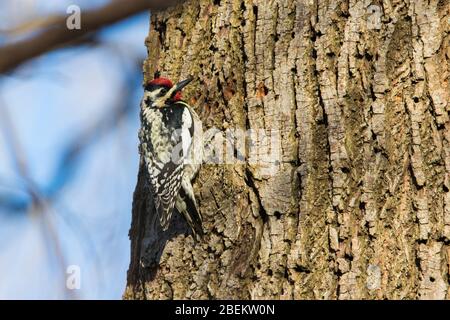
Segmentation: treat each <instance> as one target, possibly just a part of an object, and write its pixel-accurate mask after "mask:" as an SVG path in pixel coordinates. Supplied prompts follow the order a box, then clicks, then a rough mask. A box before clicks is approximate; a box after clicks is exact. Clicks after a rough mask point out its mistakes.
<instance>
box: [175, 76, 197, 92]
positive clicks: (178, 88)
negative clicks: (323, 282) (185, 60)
mask: <svg viewBox="0 0 450 320" xmlns="http://www.w3.org/2000/svg"><path fill="white" fill-rule="evenodd" d="M193 79H194V78H193V77H192V76H189V77H188V78H187V79H185V80H183V81H180V82H178V83H177V84H176V85H175V90H174V92H180V91H181V90H183V88H184V87H186V86H187V85H188V84H189V82H191V81H192V80H193Z"/></svg>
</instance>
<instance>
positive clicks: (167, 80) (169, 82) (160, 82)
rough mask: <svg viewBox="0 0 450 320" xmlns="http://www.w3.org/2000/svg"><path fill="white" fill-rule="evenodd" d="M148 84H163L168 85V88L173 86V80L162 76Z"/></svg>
mask: <svg viewBox="0 0 450 320" xmlns="http://www.w3.org/2000/svg"><path fill="white" fill-rule="evenodd" d="M148 84H149V85H155V86H163V87H167V88H172V87H173V83H172V81H170V80H169V79H167V78H161V77H160V78H156V79H153V80H152V81H150V82H149V83H148Z"/></svg>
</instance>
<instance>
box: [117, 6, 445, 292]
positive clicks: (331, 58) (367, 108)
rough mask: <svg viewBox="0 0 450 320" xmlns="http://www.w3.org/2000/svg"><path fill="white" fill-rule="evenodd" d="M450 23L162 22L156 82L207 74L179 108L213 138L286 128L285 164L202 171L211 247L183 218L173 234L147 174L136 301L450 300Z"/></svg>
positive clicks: (401, 18) (380, 19)
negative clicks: (233, 131) (215, 133)
mask: <svg viewBox="0 0 450 320" xmlns="http://www.w3.org/2000/svg"><path fill="white" fill-rule="evenodd" d="M449 7H450V4H449V0H409V1H408V0H384V1H382V0H373V1H370V0H369V1H364V0H357V1H355V0H350V1H345V0H338V1H334V0H333V1H332V0H328V1H325V0H301V1H300V0H271V1H266V0H215V1H211V0H192V1H186V2H185V3H183V4H182V5H179V6H177V7H174V8H170V9H169V10H165V11H163V12H158V13H154V14H152V17H151V28H150V33H149V36H148V38H147V47H148V50H149V56H148V59H147V60H146V61H145V63H144V74H145V79H146V80H148V79H151V78H152V77H153V75H154V73H155V72H156V71H157V70H159V71H160V72H161V74H162V75H165V76H168V77H170V78H173V79H174V80H178V79H180V78H182V77H183V76H186V75H188V74H193V75H195V77H196V79H197V81H196V82H195V83H194V84H193V85H191V86H190V87H189V88H187V89H186V90H185V93H184V95H185V98H187V100H188V101H190V102H191V103H192V104H193V105H194V106H195V109H196V110H197V111H198V113H199V114H200V116H201V118H202V120H203V123H204V126H205V128H206V129H207V128H211V127H217V128H219V129H222V130H225V129H226V128H230V127H233V128H240V129H243V130H248V129H264V130H266V131H267V132H269V131H270V130H278V131H279V133H280V134H281V154H282V157H281V161H279V162H275V163H268V164H266V163H263V165H261V164H255V163H250V162H249V161H245V162H244V163H238V164H234V165H233V164H232V165H230V164H227V165H223V164H222V165H221V164H218V165H212V164H209V165H205V166H204V167H203V168H202V170H201V172H200V174H199V177H198V179H197V182H196V184H195V188H196V195H197V198H198V199H199V203H200V210H201V212H202V214H203V216H204V219H205V230H206V233H207V236H206V240H205V242H204V243H203V244H195V243H194V241H193V239H192V236H190V235H189V234H188V233H187V227H186V225H185V224H184V222H183V221H182V219H181V218H178V217H176V218H175V219H174V221H173V223H172V226H173V227H172V228H170V230H169V231H168V232H167V233H162V232H161V229H160V228H159V226H158V223H156V222H155V219H156V218H155V214H154V211H153V208H152V206H151V199H150V195H149V193H148V191H147V190H148V189H147V187H146V185H145V179H146V176H145V172H144V170H142V166H141V169H140V171H139V178H138V183H137V187H136V191H135V194H134V202H133V217H132V219H133V221H132V226H131V230H130V237H131V248H132V251H131V263H130V269H129V272H128V285H127V288H126V291H125V293H124V298H125V299H161V298H168V299H170V298H178V299H180V298H181V299H185V298H187V299H208V298H243V299H249V298H263V299H265V298H268V299H381V298H389V299H401V298H408V299H409V298H411V299H417V298H422V299H426V298H437V299H445V298H450V280H449V279H450V271H449V268H450V192H449V189H450V121H449V114H450V104H449V95H450V94H449V91H450V89H449V83H448V80H449V74H450V73H449V71H450V70H449V65H450V46H449V44H450V21H449V20H450V8H449ZM256 144H259V145H260V146H263V145H264V144H263V143H262V142H261V141H257V142H256ZM262 160H264V159H262ZM268 166H269V167H270V169H275V170H272V173H271V174H267V170H266V169H267V167H268Z"/></svg>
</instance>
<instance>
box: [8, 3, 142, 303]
mask: <svg viewBox="0 0 450 320" xmlns="http://www.w3.org/2000/svg"><path fill="white" fill-rule="evenodd" d="M111 1H115V2H116V7H111V3H110V2H111ZM121 1H124V0H121ZM121 1H119V0H109V1H106V0H94V1H93V0H76V2H74V1H65V0H59V1H53V0H2V1H0V65H1V66H2V67H3V69H2V70H1V73H0V299H120V298H121V295H122V293H123V290H124V288H125V283H126V271H127V268H128V263H129V252H130V248H129V240H128V230H129V228H130V222H131V203H132V194H133V189H134V186H135V183H136V177H137V170H138V151H137V145H138V138H137V130H138V126H139V100H140V97H141V84H142V61H143V59H144V58H145V56H146V48H145V46H144V41H145V37H146V36H147V34H148V28H149V26H148V25H149V11H148V10H143V9H142V8H143V7H138V8H136V9H135V10H134V11H133V10H131V11H132V12H131V13H130V12H125V13H124V14H123V16H121V15H120V14H121V13H119V14H118V16H116V17H115V18H114V19H112V20H113V21H112V22H111V21H107V22H105V23H104V24H103V25H101V26H96V27H95V28H93V30H88V31H89V32H87V33H83V34H80V36H79V37H78V35H77V37H76V39H70V42H67V43H66V42H64V41H62V43H61V44H57V45H55V46H49V47H48V48H44V50H43V51H44V52H42V54H41V53H36V54H35V55H36V57H33V54H30V55H31V57H30V58H28V57H27V58H26V59H24V61H20V63H16V64H15V65H13V66H10V65H9V64H10V62H11V59H12V58H14V57H16V54H15V53H14V50H4V48H12V49H17V48H16V47H15V45H16V44H18V43H19V44H21V43H24V44H25V48H26V51H27V53H29V52H32V49H33V48H32V47H31V45H30V44H28V41H30V39H33V38H36V37H39V36H42V35H43V34H45V32H47V31H48V30H51V29H52V28H54V27H55V26H54V25H53V24H54V23H57V22H55V21H58V17H61V16H62V17H67V16H68V14H67V12H66V10H67V8H68V7H69V6H70V5H73V4H75V5H77V6H79V7H80V8H81V27H82V28H83V17H84V14H85V12H89V11H90V10H96V9H99V8H103V7H105V6H110V7H109V8H110V9H111V8H112V9H113V10H116V11H117V10H119V11H120V10H121V9H120V6H121V5H122V4H123V2H122V4H121V3H120V2H121ZM128 2H130V3H131V2H133V0H130V1H128ZM140 2H142V1H140ZM125 11H126V10H125ZM99 12H100V11H99ZM52 21H53V22H52ZM52 23H53V24H52ZM59 27H60V26H59ZM85 31H86V30H83V32H85ZM91 31H92V32H91ZM65 32H75V31H69V30H66V31H65ZM39 42H40V43H43V42H42V41H38V43H39ZM31 43H32V42H31ZM27 46H28V47H27ZM55 47H56V48H55ZM2 49H3V50H2ZM28 49H30V50H28ZM5 65H6V67H5ZM70 266H72V267H70ZM73 266H75V270H77V268H79V269H78V270H79V271H80V289H75V290H71V289H70V288H68V287H67V285H66V282H67V279H68V276H69V275H70V274H71V273H70V272H71V271H72V270H73ZM71 268H72V269H71Z"/></svg>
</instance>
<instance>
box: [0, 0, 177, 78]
mask: <svg viewBox="0 0 450 320" xmlns="http://www.w3.org/2000/svg"><path fill="white" fill-rule="evenodd" d="M177 2H178V1H177V0H169V1H168V0H114V1H112V2H110V3H108V4H107V5H105V6H103V7H101V8H99V9H93V10H90V11H88V12H84V13H82V25H81V29H80V30H69V29H68V28H67V26H66V19H67V16H59V17H58V18H55V19H54V22H53V23H52V24H50V25H48V26H46V29H45V30H43V31H42V32H40V33H38V34H37V35H36V36H35V37H32V38H30V39H26V40H23V41H20V42H17V43H13V44H10V45H7V46H5V47H1V48H0V73H5V72H9V71H11V70H13V69H14V68H16V67H17V66H19V65H20V64H21V63H23V62H25V61H28V60H30V59H33V58H35V57H37V56H39V55H41V54H43V53H45V52H48V51H50V50H53V49H55V48H58V47H61V46H63V45H66V44H69V43H71V42H73V41H76V40H78V39H79V38H81V37H83V36H85V35H86V34H88V33H91V32H95V31H97V30H99V29H101V28H103V27H105V26H108V25H110V24H113V23H115V22H118V21H120V20H123V19H125V18H127V17H130V16H132V15H135V14H137V13H139V12H143V11H145V10H159V9H163V8H167V7H168V6H170V5H173V4H175V3H177Z"/></svg>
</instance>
